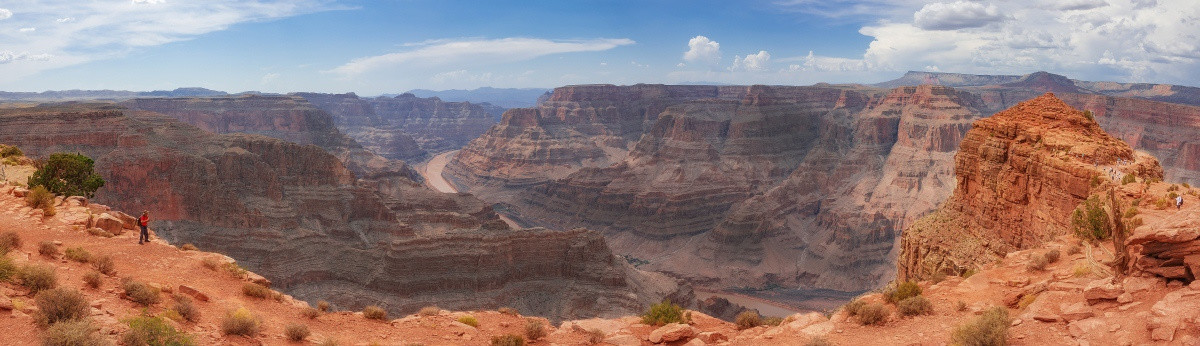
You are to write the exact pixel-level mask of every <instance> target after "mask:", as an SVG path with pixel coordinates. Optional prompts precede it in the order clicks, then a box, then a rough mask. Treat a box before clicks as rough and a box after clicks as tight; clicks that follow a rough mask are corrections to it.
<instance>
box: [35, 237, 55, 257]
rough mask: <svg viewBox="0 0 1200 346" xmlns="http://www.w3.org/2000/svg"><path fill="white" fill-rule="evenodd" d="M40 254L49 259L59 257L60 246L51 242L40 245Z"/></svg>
mask: <svg viewBox="0 0 1200 346" xmlns="http://www.w3.org/2000/svg"><path fill="white" fill-rule="evenodd" d="M38 254H41V255H42V256H46V257H48V258H55V257H58V245H54V242H52V241H49V240H47V241H43V242H41V243H38Z"/></svg>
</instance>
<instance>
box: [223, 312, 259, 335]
mask: <svg viewBox="0 0 1200 346" xmlns="http://www.w3.org/2000/svg"><path fill="white" fill-rule="evenodd" d="M261 324H262V323H261V322H259V321H258V317H257V316H254V314H253V313H251V312H250V310H246V308H238V309H237V310H231V311H229V312H226V313H225V318H223V319H221V333H222V334H225V335H242V336H254V335H256V334H258V328H259V326H260V325H261Z"/></svg>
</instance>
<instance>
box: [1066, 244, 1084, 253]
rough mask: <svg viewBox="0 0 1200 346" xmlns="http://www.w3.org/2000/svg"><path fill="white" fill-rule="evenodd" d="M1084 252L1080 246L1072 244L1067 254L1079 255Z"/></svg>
mask: <svg viewBox="0 0 1200 346" xmlns="http://www.w3.org/2000/svg"><path fill="white" fill-rule="evenodd" d="M1082 251H1083V248H1081V247H1080V246H1079V244H1071V245H1068V246H1067V254H1068V255H1074V254H1078V253H1080V252H1082Z"/></svg>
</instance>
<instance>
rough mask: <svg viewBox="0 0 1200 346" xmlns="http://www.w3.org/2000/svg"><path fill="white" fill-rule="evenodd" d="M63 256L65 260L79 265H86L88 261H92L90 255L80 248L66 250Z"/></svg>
mask: <svg viewBox="0 0 1200 346" xmlns="http://www.w3.org/2000/svg"><path fill="white" fill-rule="evenodd" d="M63 254H64V256H65V257H66V258H67V259H69V260H72V261H75V262H79V263H87V262H88V261H90V260H92V254H91V253H88V252H87V250H84V249H83V248H81V247H72V248H67V250H66V251H63Z"/></svg>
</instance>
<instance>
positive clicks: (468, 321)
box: [458, 315, 479, 328]
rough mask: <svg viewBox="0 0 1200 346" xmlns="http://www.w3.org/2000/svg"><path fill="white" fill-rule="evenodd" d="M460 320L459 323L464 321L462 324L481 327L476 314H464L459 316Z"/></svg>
mask: <svg viewBox="0 0 1200 346" xmlns="http://www.w3.org/2000/svg"><path fill="white" fill-rule="evenodd" d="M458 322H459V323H462V324H465V325H468V326H472V327H475V328H479V320H478V319H475V316H471V315H466V316H463V317H459V318H458Z"/></svg>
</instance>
